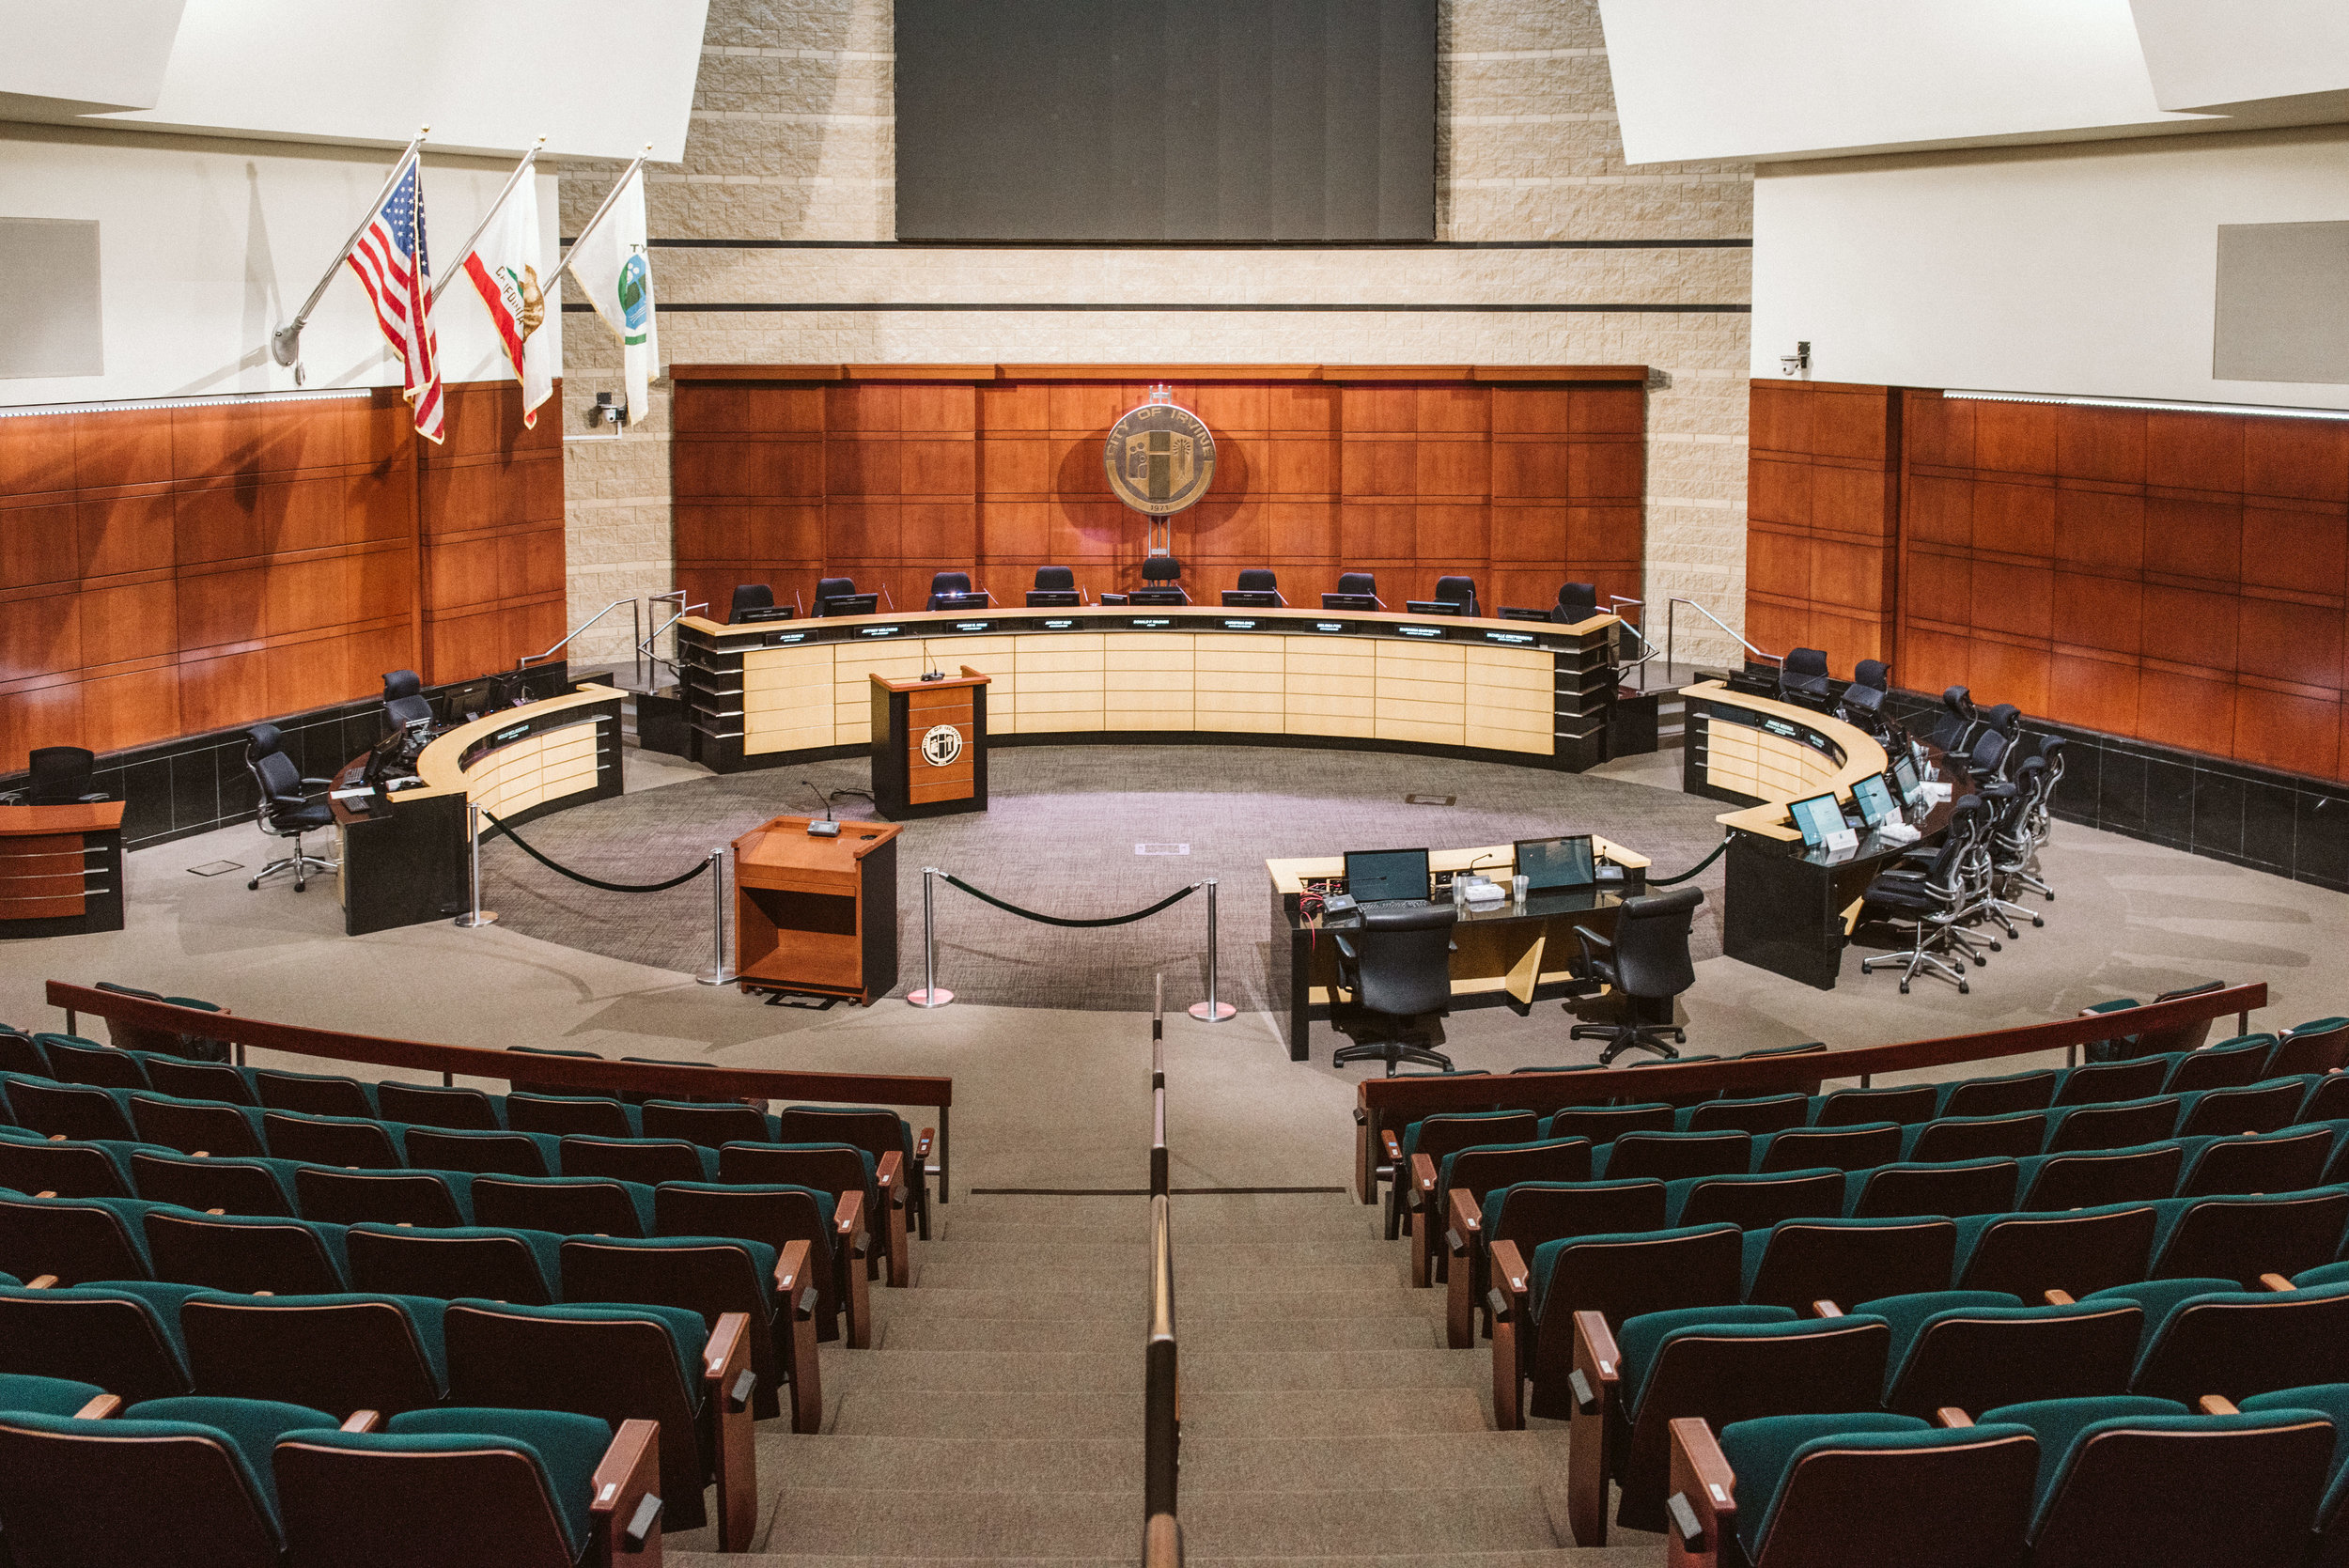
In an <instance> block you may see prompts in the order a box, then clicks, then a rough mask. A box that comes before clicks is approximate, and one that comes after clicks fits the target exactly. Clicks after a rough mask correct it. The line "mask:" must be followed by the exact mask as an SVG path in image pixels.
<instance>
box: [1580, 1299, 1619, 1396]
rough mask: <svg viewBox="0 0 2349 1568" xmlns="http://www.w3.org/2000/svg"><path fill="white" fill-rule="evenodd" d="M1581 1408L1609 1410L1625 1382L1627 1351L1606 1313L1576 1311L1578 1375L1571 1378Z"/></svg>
mask: <svg viewBox="0 0 2349 1568" xmlns="http://www.w3.org/2000/svg"><path fill="white" fill-rule="evenodd" d="M1571 1382H1572V1385H1573V1389H1574V1402H1575V1405H1577V1406H1578V1407H1582V1408H1585V1409H1589V1408H1591V1407H1595V1408H1596V1409H1602V1410H1603V1409H1605V1408H1606V1404H1607V1401H1608V1400H1609V1399H1610V1398H1611V1397H1612V1395H1613V1393H1614V1391H1615V1390H1616V1389H1619V1388H1620V1387H1622V1385H1623V1353H1622V1352H1621V1351H1619V1350H1617V1349H1616V1348H1615V1336H1614V1334H1613V1332H1612V1331H1611V1330H1610V1329H1609V1328H1608V1327H1607V1315H1606V1314H1605V1313H1604V1312H1577V1313H1575V1314H1574V1374H1573V1376H1572V1378H1571Z"/></svg>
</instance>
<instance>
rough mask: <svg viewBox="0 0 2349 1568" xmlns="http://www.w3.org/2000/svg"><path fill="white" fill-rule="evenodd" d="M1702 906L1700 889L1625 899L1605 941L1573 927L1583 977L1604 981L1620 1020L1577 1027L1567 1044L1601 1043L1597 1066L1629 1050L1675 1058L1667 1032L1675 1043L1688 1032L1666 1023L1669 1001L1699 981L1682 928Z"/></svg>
mask: <svg viewBox="0 0 2349 1568" xmlns="http://www.w3.org/2000/svg"><path fill="white" fill-rule="evenodd" d="M1703 902H1704V890H1703V889H1702V888H1675V889H1673V890H1672V892H1670V893H1648V894H1644V895H1642V896H1641V897H1639V898H1626V899H1625V900H1624V901H1623V903H1622V905H1621V906H1619V907H1618V908H1616V910H1615V935H1614V939H1613V940H1611V941H1610V940H1609V939H1607V938H1605V937H1602V936H1600V935H1599V934H1598V933H1597V932H1595V931H1594V930H1592V929H1591V928H1590V927H1589V926H1587V925H1578V926H1576V927H1575V928H1574V935H1575V939H1577V940H1578V941H1579V942H1580V943H1581V944H1582V969H1583V972H1584V975H1585V977H1586V978H1589V979H1595V980H1604V981H1605V982H1607V986H1608V988H1609V989H1610V990H1611V991H1614V992H1616V993H1617V994H1618V995H1620V996H1622V998H1623V999H1624V1016H1623V1021H1622V1022H1620V1023H1611V1024H1604V1023H1579V1024H1576V1025H1575V1026H1574V1027H1573V1028H1572V1029H1571V1030H1569V1031H1567V1037H1568V1038H1569V1039H1574V1040H1588V1039H1594V1038H1596V1039H1603V1040H1605V1041H1606V1042H1607V1048H1606V1049H1604V1050H1602V1051H1600V1052H1599V1056H1598V1061H1599V1065H1601V1066H1605V1065H1606V1064H1607V1063H1610V1062H1612V1061H1614V1059H1615V1058H1616V1057H1618V1056H1621V1055H1622V1054H1623V1053H1624V1052H1625V1051H1627V1050H1629V1049H1631V1048H1633V1047H1635V1046H1636V1047H1638V1048H1641V1049H1642V1050H1652V1051H1656V1052H1657V1053H1659V1054H1661V1055H1663V1056H1665V1057H1667V1058H1671V1057H1676V1056H1678V1055H1679V1054H1680V1053H1679V1052H1678V1051H1676V1050H1674V1049H1672V1047H1671V1046H1668V1045H1666V1044H1665V1043H1664V1040H1663V1036H1665V1035H1667V1034H1669V1035H1671V1036H1672V1039H1673V1040H1674V1041H1675V1042H1677V1043H1678V1044H1680V1045H1684V1046H1685V1045H1687V1044H1688V1031H1687V1030H1685V1029H1682V1028H1681V1027H1680V1026H1679V1025H1678V1024H1675V1023H1673V1022H1672V999H1673V998H1675V997H1677V996H1679V995H1680V993H1681V992H1683V991H1685V990H1687V989H1688V987H1689V986H1693V985H1695V984H1696V983H1697V971H1696V966H1695V965H1694V964H1692V963H1690V962H1689V960H1688V924H1689V922H1690V921H1691V920H1692V919H1693V918H1694V917H1695V914H1696V910H1697V906H1698V905H1700V904H1703ZM1658 1015H1660V1017H1659V1016H1658Z"/></svg>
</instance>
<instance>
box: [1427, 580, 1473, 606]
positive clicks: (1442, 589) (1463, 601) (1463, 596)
mask: <svg viewBox="0 0 2349 1568" xmlns="http://www.w3.org/2000/svg"><path fill="white" fill-rule="evenodd" d="M1436 602H1437V603H1438V604H1456V605H1458V606H1459V607H1460V613H1461V614H1463V615H1473V614H1475V613H1476V579H1474V578H1472V577H1439V578H1438V579H1436Z"/></svg>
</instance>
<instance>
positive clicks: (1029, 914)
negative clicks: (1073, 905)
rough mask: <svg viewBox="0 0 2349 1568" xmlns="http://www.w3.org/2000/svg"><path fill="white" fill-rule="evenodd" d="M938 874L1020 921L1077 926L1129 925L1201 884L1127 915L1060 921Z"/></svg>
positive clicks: (947, 874)
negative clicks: (1015, 916) (1005, 901)
mask: <svg viewBox="0 0 2349 1568" xmlns="http://www.w3.org/2000/svg"><path fill="white" fill-rule="evenodd" d="M939 876H941V877H943V878H945V879H946V880H947V881H949V882H951V883H953V884H954V885H955V886H956V887H958V888H960V889H961V890H962V891H963V892H965V893H969V894H970V895H971V896H972V897H973V898H975V899H977V900H979V901H980V902H981V903H983V904H992V905H994V906H995V907H996V908H999V909H1001V910H1003V912H1004V913H1006V914H1014V915H1018V916H1019V918H1020V919H1022V920H1033V921H1035V922H1036V923H1037V924H1043V925H1068V926H1077V927H1089V926H1096V925H1130V924H1133V923H1134V922H1135V921H1138V920H1147V919H1149V918H1150V917H1151V916H1152V915H1155V914H1157V913H1158V912H1159V910H1160V909H1163V908H1169V907H1170V906H1172V905H1175V904H1179V903H1181V902H1182V901H1183V900H1184V899H1186V898H1189V897H1190V895H1191V894H1192V893H1197V892H1198V891H1199V889H1200V888H1201V886H1203V884H1201V883H1198V882H1193V883H1192V884H1191V885H1190V887H1187V888H1182V889H1179V890H1177V891H1176V892H1174V893H1168V894H1167V895H1166V896H1165V897H1164V898H1161V899H1159V901H1158V902H1157V903H1156V904H1153V905H1151V906H1150V907H1149V908H1146V909H1136V910H1135V911H1134V912H1133V913H1132V914H1129V915H1110V916H1108V917H1106V918H1104V919H1101V920H1064V919H1062V918H1061V917H1060V916H1059V915H1040V914H1037V913H1036V912H1035V911H1034V909H1023V908H1020V907H1019V905H1017V904H1006V903H1004V902H1003V900H1002V899H1000V898H998V897H996V896H995V895H994V894H993V893H981V892H980V891H979V890H978V889H976V888H974V887H972V885H971V884H970V883H968V882H966V881H964V880H963V879H962V878H961V877H957V876H956V875H955V874H954V873H953V872H951V871H941V872H940V873H939Z"/></svg>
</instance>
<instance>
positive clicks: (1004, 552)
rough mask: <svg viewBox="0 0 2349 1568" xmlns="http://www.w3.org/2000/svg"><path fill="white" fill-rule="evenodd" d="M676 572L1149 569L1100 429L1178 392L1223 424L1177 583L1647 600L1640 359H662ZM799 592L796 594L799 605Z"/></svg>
mask: <svg viewBox="0 0 2349 1568" xmlns="http://www.w3.org/2000/svg"><path fill="white" fill-rule="evenodd" d="M672 374H673V375H674V376H675V378H676V381H677V398H676V402H675V405H674V407H675V423H676V437H675V445H674V447H673V452H672V464H671V474H672V485H673V491H674V500H675V511H674V517H675V524H674V526H675V544H676V557H677V582H678V585H679V586H680V587H683V588H685V589H687V590H688V591H689V592H690V593H692V597H693V598H694V599H696V600H707V601H708V603H709V605H710V606H711V609H712V612H713V613H716V614H719V615H723V613H725V608H726V605H727V603H728V601H729V598H730V596H731V594H732V591H733V589H734V586H735V585H736V584H737V583H738V582H767V583H770V585H771V586H772V587H773V589H774V591H775V597H776V598H777V599H778V600H779V601H781V602H785V603H788V602H790V601H791V598H792V594H793V591H794V590H795V589H796V590H797V591H798V592H799V593H800V595H801V600H802V602H803V603H805V602H806V600H807V596H808V595H809V594H810V593H811V592H812V590H813V588H814V586H815V582H816V580H817V578H818V577H824V576H846V577H853V578H854V579H855V580H856V582H857V586H858V587H859V588H860V589H863V590H865V591H867V592H873V591H878V590H879V589H881V588H883V587H886V588H887V589H888V591H889V593H890V595H891V596H892V597H893V598H894V602H895V604H896V606H897V608H899V609H901V610H903V609H918V608H919V607H920V606H921V605H922V604H923V603H924V602H925V600H926V597H927V595H928V591H929V582H930V577H931V574H932V573H933V572H936V571H941V570H951V569H957V568H960V569H968V570H970V571H971V572H972V578H973V580H974V582H976V583H977V584H978V585H980V586H984V587H986V588H988V589H990V590H991V591H992V592H993V593H994V594H995V596H996V598H997V601H998V602H999V603H1007V604H1017V603H1019V602H1021V596H1022V595H1024V593H1025V592H1026V590H1027V589H1028V588H1029V587H1030V586H1031V585H1032V583H1033V582H1034V572H1035V568H1036V567H1040V566H1048V565H1049V566H1065V567H1069V568H1071V569H1072V570H1073V571H1074V572H1075V573H1076V577H1077V582H1078V583H1079V585H1080V586H1081V587H1083V588H1084V589H1086V590H1087V591H1088V592H1089V593H1092V594H1095V595H1098V594H1099V593H1100V592H1102V591H1103V590H1105V589H1106V590H1111V591H1121V590H1124V589H1128V588H1131V587H1136V586H1140V585H1141V563H1142V559H1143V554H1144V552H1145V549H1146V545H1147V539H1146V525H1145V523H1144V520H1143V518H1142V517H1141V516H1140V515H1138V514H1136V513H1134V512H1132V511H1129V510H1128V509H1127V508H1126V507H1125V506H1123V505H1119V504H1118V502H1117V501H1116V500H1114V499H1113V498H1112V495H1111V493H1110V489H1109V483H1108V480H1107V478H1106V477H1105V475H1104V474H1103V472H1102V466H1101V448H1102V441H1103V439H1104V437H1105V436H1106V435H1107V433H1108V430H1109V427H1110V425H1111V424H1112V422H1113V421H1114V420H1115V419H1116V418H1117V417H1118V415H1120V414H1122V413H1124V412H1125V411H1127V410H1128V409H1130V408H1133V407H1134V406H1136V405H1137V404H1140V403H1143V402H1144V401H1146V400H1147V398H1148V396H1149V392H1150V388H1151V387H1152V386H1154V385H1158V384H1161V383H1163V384H1168V385H1171V386H1172V387H1173V389H1174V396H1175V401H1177V402H1178V403H1181V404H1182V405H1184V406H1185V407H1187V408H1190V409H1191V410H1192V411H1195V412H1197V413H1198V414H1199V416H1200V417H1201V418H1202V419H1204V420H1205V421H1206V424H1207V427H1208V428H1209V429H1210V430H1211V431H1212V432H1213V433H1214V435H1215V439H1216V474H1215V481H1214V484H1213V487H1212V489H1210V490H1209V492H1208V494H1207V495H1206V498H1205V499H1204V500H1202V501H1200V502H1199V503H1198V504H1197V505H1194V506H1191V507H1190V508H1189V509H1187V510H1185V511H1183V512H1181V513H1178V514H1176V516H1175V520H1174V527H1173V532H1174V550H1175V554H1176V555H1177V556H1178V557H1180V558H1181V560H1182V562H1183V581H1184V583H1185V585H1186V586H1187V587H1189V588H1190V592H1191V595H1192V597H1193V598H1195V599H1199V600H1201V601H1204V602H1208V603H1212V602H1214V599H1213V595H1214V594H1215V593H1216V592H1217V591H1218V590H1220V589H1222V588H1226V587H1230V586H1232V585H1233V583H1234V581H1235V579H1236V578H1237V574H1238V572H1239V571H1240V570H1241V569H1242V568H1243V567H1261V566H1268V567H1273V568H1274V569H1275V570H1276V571H1277V572H1278V573H1279V574H1280V580H1281V585H1282V588H1283V591H1284V592H1285V593H1287V595H1288V596H1289V598H1290V599H1291V601H1292V602H1295V603H1305V604H1310V603H1313V602H1315V599H1314V598H1312V597H1311V596H1315V595H1317V594H1319V593H1320V592H1322V591H1323V590H1325V589H1332V588H1335V587H1336V585H1337V576H1338V573H1339V572H1340V571H1342V570H1361V571H1371V572H1375V573H1377V579H1378V590H1379V592H1380V594H1381V595H1382V596H1383V597H1384V598H1386V599H1387V601H1388V602H1389V603H1390V604H1392V605H1393V606H1395V607H1397V608H1400V607H1401V605H1402V603H1403V602H1404V601H1405V600H1406V599H1411V598H1430V597H1431V596H1432V594H1433V592H1434V588H1435V583H1436V579H1437V578H1439V577H1441V576H1445V575H1449V574H1455V573H1464V574H1466V575H1469V576H1471V577H1474V578H1475V579H1476V581H1477V587H1478V592H1479V594H1480V595H1481V596H1482V598H1483V600H1484V602H1485V603H1486V605H1487V606H1492V605H1498V604H1501V603H1509V604H1522V605H1537V606H1548V605H1549V604H1551V603H1552V602H1554V601H1555V600H1556V598H1557V594H1558V586H1559V584H1560V583H1561V582H1566V581H1568V580H1578V581H1590V582H1596V583H1597V584H1598V586H1599V591H1600V593H1601V594H1608V593H1617V594H1623V595H1626V596H1630V597H1635V598H1636V597H1639V596H1640V593H1641V557H1642V522H1641V517H1642V514H1641V492H1642V479H1643V474H1644V469H1645V460H1644V448H1645V427H1646V400H1645V380H1646V371H1645V369H1644V367H1642V366H1637V365H1607V366H1543V367H1533V368H1531V369H1529V368H1525V367H1516V368H1511V369H1505V370H1504V369H1496V368H1488V367H1472V366H1362V367H1351V368H1342V367H1337V366H1215V367H1199V366H1182V365H1157V366H1153V365H939V366H917V365H872V366H856V365H849V366H838V365H824V366H794V365H766V366H759V365H677V366H673V367H672ZM811 607H812V606H811Z"/></svg>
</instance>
